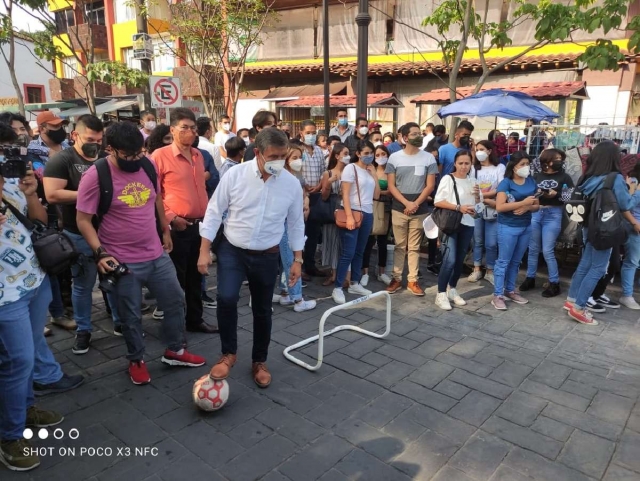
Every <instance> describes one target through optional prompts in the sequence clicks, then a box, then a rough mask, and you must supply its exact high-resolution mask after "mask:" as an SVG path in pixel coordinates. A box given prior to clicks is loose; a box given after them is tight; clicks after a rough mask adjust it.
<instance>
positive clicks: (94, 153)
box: [80, 143, 100, 159]
mask: <svg viewBox="0 0 640 481" xmlns="http://www.w3.org/2000/svg"><path fill="white" fill-rule="evenodd" d="M80 149H81V150H82V155H83V156H85V157H86V158H87V159H95V158H96V157H98V152H100V144H95V143H86V144H82V147H80Z"/></svg>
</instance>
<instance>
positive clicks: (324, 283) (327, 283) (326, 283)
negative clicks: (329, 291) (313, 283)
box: [322, 277, 336, 286]
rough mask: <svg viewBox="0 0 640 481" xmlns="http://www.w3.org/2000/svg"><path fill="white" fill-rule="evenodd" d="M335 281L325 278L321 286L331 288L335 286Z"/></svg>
mask: <svg viewBox="0 0 640 481" xmlns="http://www.w3.org/2000/svg"><path fill="white" fill-rule="evenodd" d="M335 282H336V280H335V279H332V278H331V277H327V278H326V279H325V280H324V281H323V282H322V285H323V286H331V285H333V284H335Z"/></svg>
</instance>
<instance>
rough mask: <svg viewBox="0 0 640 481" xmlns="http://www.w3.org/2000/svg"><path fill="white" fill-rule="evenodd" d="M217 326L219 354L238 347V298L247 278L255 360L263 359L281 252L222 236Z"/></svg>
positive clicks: (268, 335) (218, 262) (269, 338)
mask: <svg viewBox="0 0 640 481" xmlns="http://www.w3.org/2000/svg"><path fill="white" fill-rule="evenodd" d="M217 254H218V261H217V266H218V310H217V317H218V327H219V328H220V343H221V347H222V354H235V353H236V352H237V350H238V332H237V331H238V299H239V298H240V288H241V287H242V282H243V281H244V280H245V279H247V280H248V281H249V292H250V293H251V309H252V311H253V351H252V353H251V356H252V359H253V361H254V362H265V361H266V360H267V354H268V352H269V343H270V342H271V322H272V319H271V301H272V300H273V289H274V287H275V286H276V276H277V275H278V266H279V264H280V254H278V253H277V252H274V253H271V254H252V253H249V252H248V251H247V250H245V249H240V248H238V247H236V246H234V245H232V244H231V243H230V242H229V241H228V240H227V239H226V237H223V239H222V241H221V242H220V246H219V247H218V252H217Z"/></svg>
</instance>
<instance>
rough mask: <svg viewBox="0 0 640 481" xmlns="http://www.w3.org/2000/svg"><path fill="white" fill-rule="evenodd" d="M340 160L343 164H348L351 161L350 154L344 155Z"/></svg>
mask: <svg viewBox="0 0 640 481" xmlns="http://www.w3.org/2000/svg"><path fill="white" fill-rule="evenodd" d="M340 162H342V163H343V164H346V165H349V164H350V163H351V156H349V155H345V156H344V157H342V158H341V159H340Z"/></svg>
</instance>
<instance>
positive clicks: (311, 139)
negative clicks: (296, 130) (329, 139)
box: [304, 134, 317, 145]
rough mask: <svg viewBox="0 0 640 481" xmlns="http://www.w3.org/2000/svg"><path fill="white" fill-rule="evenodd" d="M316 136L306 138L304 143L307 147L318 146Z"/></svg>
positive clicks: (307, 135)
mask: <svg viewBox="0 0 640 481" xmlns="http://www.w3.org/2000/svg"><path fill="white" fill-rule="evenodd" d="M316 138H317V136H316V134H306V135H305V136H304V143H305V144H306V145H316Z"/></svg>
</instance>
